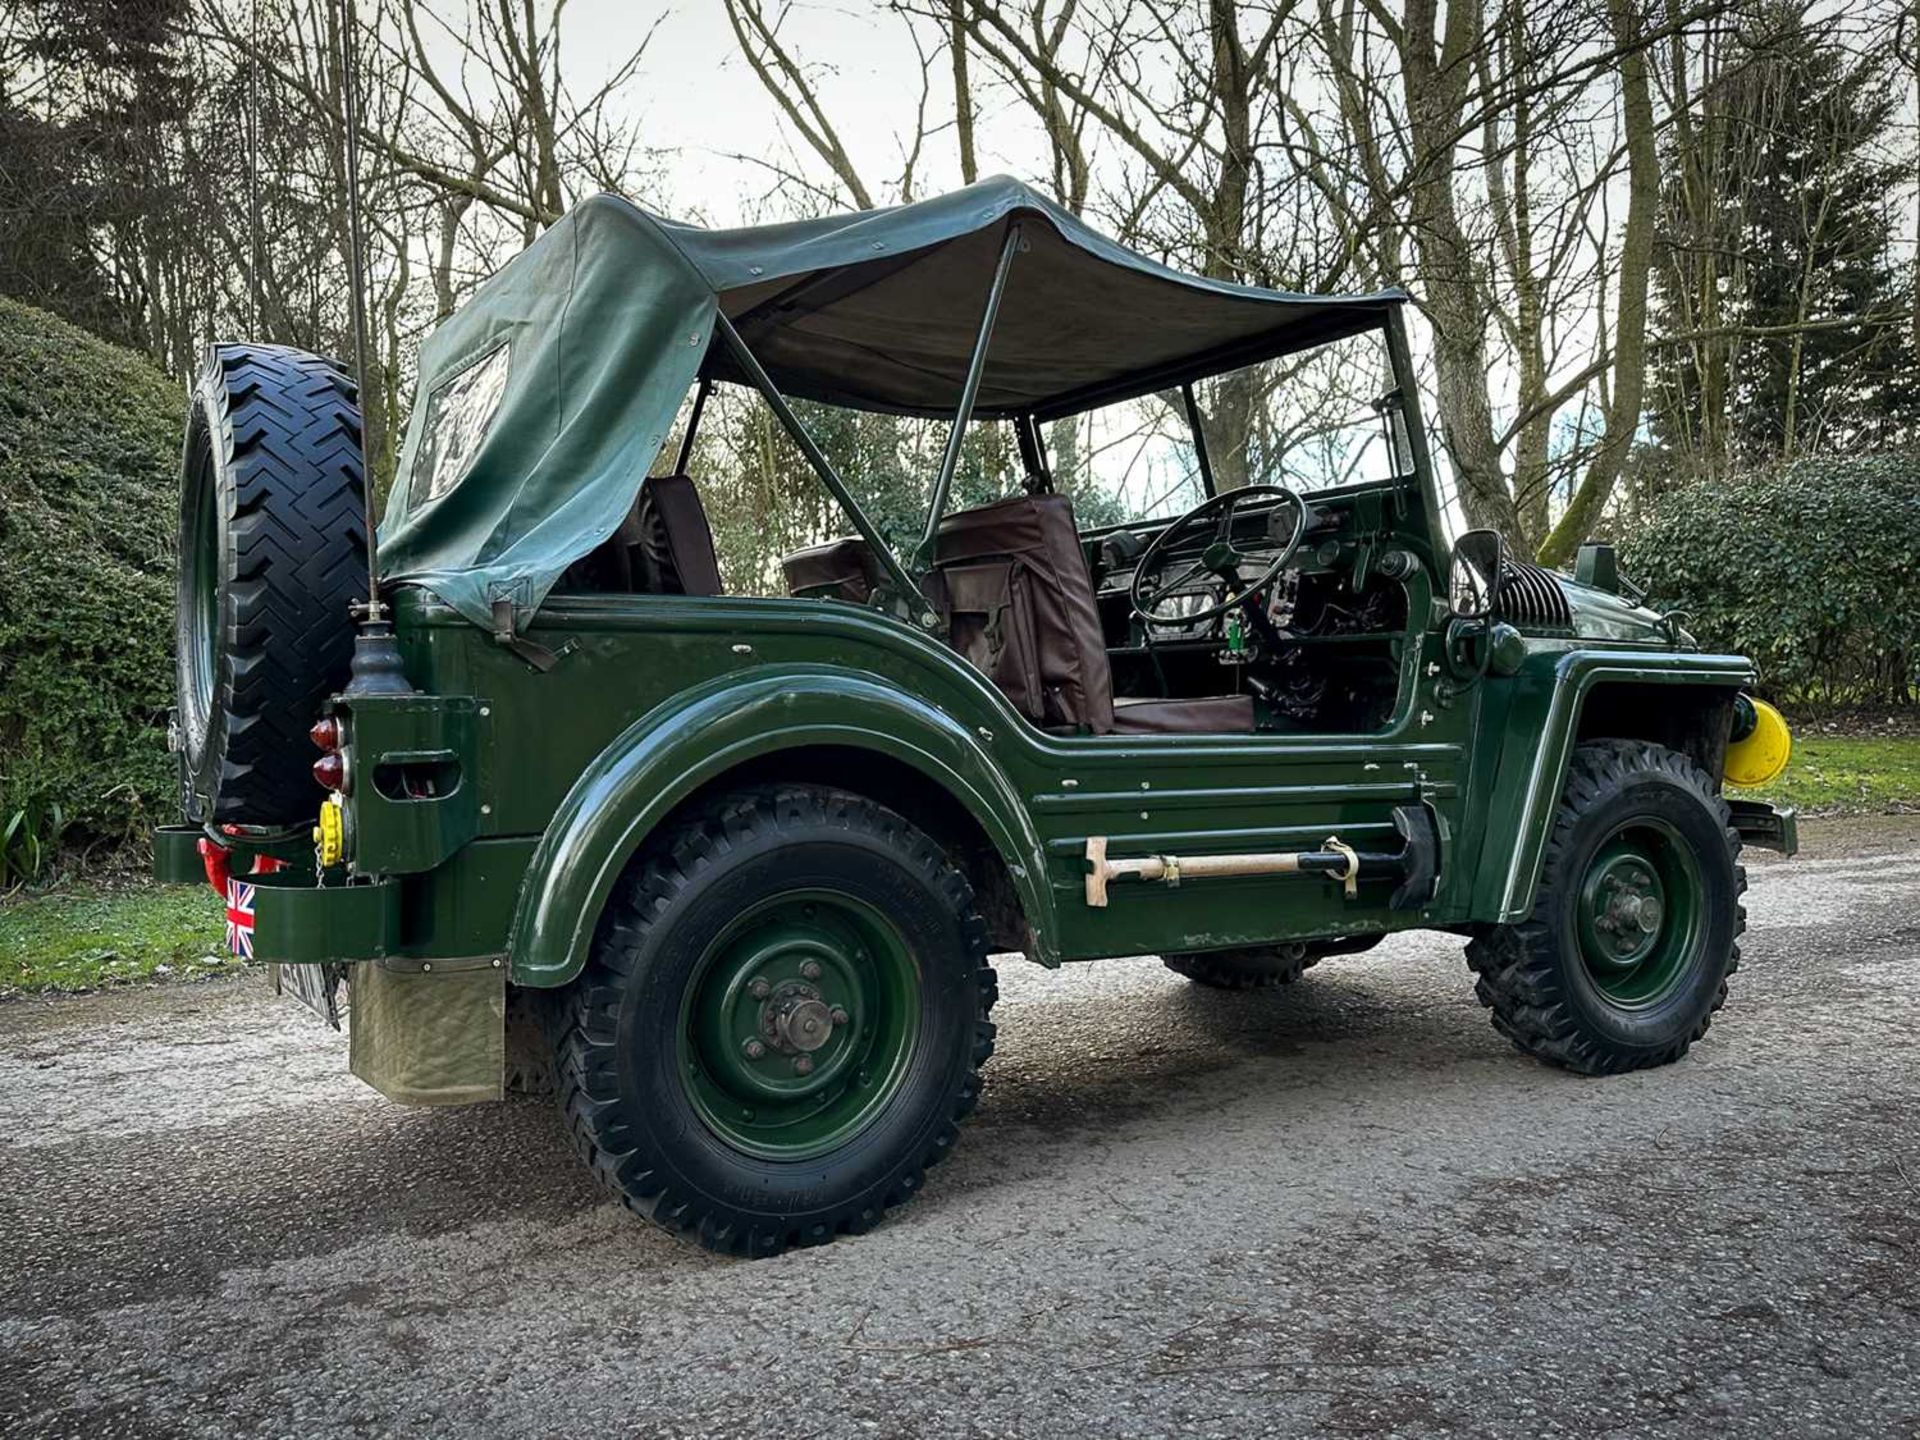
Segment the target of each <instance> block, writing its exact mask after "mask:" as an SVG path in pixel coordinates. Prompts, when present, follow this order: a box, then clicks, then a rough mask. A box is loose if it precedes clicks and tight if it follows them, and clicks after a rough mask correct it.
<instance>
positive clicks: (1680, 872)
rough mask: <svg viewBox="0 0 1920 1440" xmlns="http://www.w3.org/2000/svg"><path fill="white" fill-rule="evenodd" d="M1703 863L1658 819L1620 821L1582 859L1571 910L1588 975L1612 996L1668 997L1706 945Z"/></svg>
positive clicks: (1629, 999) (1621, 1000)
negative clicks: (1588, 856) (1584, 862)
mask: <svg viewBox="0 0 1920 1440" xmlns="http://www.w3.org/2000/svg"><path fill="white" fill-rule="evenodd" d="M1705 912H1706V890H1705V884H1704V881H1703V879H1702V877H1701V871H1700V862H1699V859H1698V858H1697V857H1696V856H1695V855H1694V853H1693V850H1692V848H1691V847H1690V846H1689V845H1688V844H1687V842H1686V840H1685V839H1684V838H1682V837H1681V835H1680V833H1679V832H1678V831H1677V830H1675V829H1674V828H1673V827H1672V826H1671V825H1668V824H1667V823H1666V822H1665V821H1663V820H1655V819H1644V820H1635V821H1632V822H1630V823H1628V824H1625V825H1622V826H1620V827H1619V828H1618V829H1616V830H1615V831H1614V833H1613V834H1612V835H1611V836H1609V837H1608V838H1607V840H1606V842H1605V843H1604V844H1602V845H1601V846H1600V848H1599V849H1598V850H1597V851H1596V852H1595V853H1594V856H1593V859H1592V860H1590V861H1589V862H1588V863H1587V869H1586V874H1585V875H1584V876H1583V877H1582V879H1581V882H1580V893H1579V896H1578V899H1577V901H1576V909H1575V915H1574V931H1575V941H1576V944H1577V946H1578V948H1579V951H1580V962H1581V965H1582V966H1583V967H1584V968H1585V970H1586V973H1587V977H1588V979H1590V980H1591V981H1592V982H1593V985H1594V988H1596V989H1597V990H1598V991H1599V992H1600V993H1601V995H1603V996H1604V997H1605V998H1606V999H1607V1000H1608V1001H1609V1002H1610V1003H1612V1004H1614V1005H1616V1006H1619V1007H1620V1008H1622V1009H1627V1010H1639V1009H1644V1008H1646V1007H1647V1006H1649V1005H1655V1004H1658V1003H1659V1002H1660V1001H1662V1000H1664V999H1666V998H1667V997H1668V996H1669V995H1671V994H1672V993H1673V992H1674V991H1675V990H1676V989H1678V988H1679V986H1680V985H1681V983H1682V982H1683V981H1684V980H1685V978H1686V976H1687V974H1688V972H1689V971H1690V970H1691V969H1692V968H1693V966H1694V965H1695V964H1697V963H1698V962H1699V960H1700V957H1701V955H1702V953H1703V950H1704V944H1705V933H1706V927H1705V925H1704V923H1703V921H1704V917H1705Z"/></svg>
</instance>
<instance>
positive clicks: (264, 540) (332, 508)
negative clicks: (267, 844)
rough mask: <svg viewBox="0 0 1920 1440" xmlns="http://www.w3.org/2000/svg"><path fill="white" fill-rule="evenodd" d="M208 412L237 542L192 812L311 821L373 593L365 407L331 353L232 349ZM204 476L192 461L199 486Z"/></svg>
mask: <svg viewBox="0 0 1920 1440" xmlns="http://www.w3.org/2000/svg"><path fill="white" fill-rule="evenodd" d="M194 406H195V408H196V411H198V412H201V413H197V414H196V415H195V416H194V417H193V418H194V421H195V422H196V423H200V424H204V426H205V428H206V435H207V440H208V442H209V443H210V445H212V446H213V447H216V454H215V463H214V464H213V465H212V466H211V467H210V471H211V472H212V473H213V474H215V475H216V476H217V475H221V474H223V475H224V477H225V486H224V493H223V494H222V495H221V496H220V497H219V505H220V518H221V523H222V527H223V529H224V531H225V536H224V543H223V544H222V546H221V561H220V569H219V572H218V573H219V576H220V579H221V583H222V588H223V594H222V597H221V604H220V609H219V630H218V640H217V644H218V650H219V653H218V654H217V655H216V657H215V681H214V697H213V705H212V713H211V714H210V716H209V717H208V721H207V724H206V726H205V729H204V732H203V733H202V734H200V735H198V736H193V737H189V753H188V756H187V760H188V771H189V775H190V782H191V783H190V784H189V786H188V790H189V795H188V809H189V813H190V814H193V813H194V812H196V811H197V810H200V809H201V808H202V807H201V805H200V803H199V802H200V801H201V800H202V799H204V800H206V801H208V802H209V804H208V806H207V807H206V809H207V813H204V814H197V815H196V816H195V818H199V819H210V820H214V821H218V822H223V823H242V824H251V825H286V824H293V823H298V822H300V821H303V820H305V819H307V818H309V817H310V816H311V815H312V814H313V812H314V809H315V807H316V804H317V801H318V799H319V796H318V794H317V793H316V791H315V789H314V785H313V780H312V777H311V774H310V766H311V764H312V760H313V754H312V746H311V745H310V744H309V743H308V741H307V738H306V732H307V729H308V727H309V726H311V725H312V723H313V721H314V720H315V718H317V717H318V715H319V713H320V709H321V707H322V705H323V704H324V702H325V700H326V698H327V696H328V695H330V694H332V693H334V692H335V691H337V690H339V689H340V688H341V686H342V685H344V684H345V683H346V679H347V674H348V667H349V665H350V663H351V660H352V655H353V625H352V620H351V616H350V612H349V606H350V605H351V604H352V603H353V602H354V601H355V600H359V599H363V598H364V597H365V594H366V586H367V563H366V528H365V526H366V518H365V516H366V512H365V501H364V498H363V497H364V495H365V475H364V469H363V462H362V458H361V421H360V407H359V403H358V396H357V392H356V389H355V386H354V383H353V381H352V379H351V378H350V377H349V376H348V375H347V373H346V372H345V371H344V370H343V369H341V368H340V366H338V365H337V364H335V363H334V362H333V361H330V360H327V359H324V358H322V357H320V356H317V355H311V354H308V353H306V352H304V351H300V350H294V349H290V348H288V347H285V346H278V345H222V346H215V347H213V348H212V349H210V350H209V352H208V355H207V363H206V365H205V367H204V369H203V370H202V373H201V376H200V380H199V384H198V386H197V387H196V390H195V395H194ZM190 445H191V442H190ZM191 465H192V455H191V453H190V454H189V473H188V476H187V484H188V485H189V486H191V485H192V484H194V483H195V479H194V476H193V474H192V473H191ZM203 483H204V482H203ZM213 483H219V480H218V479H217V478H215V479H214V481H213ZM183 513H184V512H183ZM189 542H190V537H187V536H184V535H183V542H182V543H183V544H185V543H189ZM189 598H190V597H187V596H186V595H185V594H184V593H183V595H182V602H183V613H184V609H185V604H186V602H187V601H188V599H189ZM183 672H184V666H183ZM183 679H184V673H183ZM196 740H197V741H198V742H199V743H198V749H199V753H197V754H196V753H194V748H195V746H194V742H195V741H196ZM195 792H197V794H196V793H195Z"/></svg>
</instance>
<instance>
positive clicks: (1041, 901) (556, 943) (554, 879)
mask: <svg viewBox="0 0 1920 1440" xmlns="http://www.w3.org/2000/svg"><path fill="white" fill-rule="evenodd" d="M823 745H830V746H840V747H847V748H852V749H860V750H871V751H875V752H877V753H879V754H883V755H886V756H888V757H890V758H892V759H895V760H899V761H903V762H905V763H906V764H908V765H910V766H912V767H913V768H914V769H915V770H918V771H920V772H921V773H922V774H924V775H926V776H927V777H928V778H929V779H931V780H933V781H935V782H936V783H938V784H939V785H941V786H942V787H943V788H944V789H945V790H946V791H947V793H949V794H950V795H952V796H954V797H955V798H956V799H958V800H959V801H960V802H961V803H962V804H963V805H965V806H966V808H967V809H968V811H969V812H970V813H971V814H972V815H973V817H974V818H975V819H976V820H977V821H979V822H980V824H981V827H982V828H983V829H984V830H985V831H986V833H987V835H988V836H989V838H991V839H992V841H993V843H994V845H995V848H996V849H998V850H999V852H1000V855H1001V858H1002V859H1004V860H1005V861H1006V863H1007V868H1008V870H1009V872H1010V873H1011V875H1012V877H1013V882H1014V885H1015V887H1016V888H1017V889H1018V891H1019V893H1020V900H1021V904H1022V906H1023V908H1024V909H1025V910H1026V913H1027V918H1028V922H1029V924H1030V925H1031V926H1032V928H1033V931H1034V934H1035V937H1036V939H1037V941H1038V944H1039V946H1040V948H1041V952H1042V954H1041V957H1040V958H1042V959H1049V958H1051V957H1052V956H1053V954H1054V953H1055V952H1056V951H1057V946H1058V941H1057V939H1056V938H1055V934H1054V925H1053V916H1052V906H1051V897H1050V896H1049V894H1048V893H1047V891H1046V890H1045V888H1044V887H1043V885H1042V884H1041V883H1040V880H1041V878H1042V877H1043V876H1044V873H1045V872H1044V862H1043V859H1042V854H1041V851H1040V847H1039V840H1038V837H1037V836H1035V835H1034V833H1033V831H1032V829H1031V828H1030V827H1029V826H1028V825H1027V824H1026V816H1025V812H1024V810H1023V808H1022V806H1021V804H1020V800H1019V797H1018V796H1017V795H1015V794H1014V793H1013V791H1012V790H1011V789H1010V788H1009V787H1008V785H1007V783H1006V779H1005V777H1004V776H1003V775H1002V774H1001V773H1000V771H999V770H998V768H997V767H996V766H995V765H994V764H993V763H992V761H991V760H989V759H988V758H987V756H986V755H985V753H984V752H983V751H982V749H981V748H980V745H979V743H978V741H977V740H976V738H975V737H974V736H973V735H971V734H970V733H969V732H968V731H967V730H966V729H965V728H964V727H962V726H961V725H960V724H958V723H957V722H956V721H955V720H954V719H953V718H952V717H951V716H948V715H946V714H944V713H942V712H941V711H938V710H935V709H933V708H932V707H930V706H927V705H925V704H923V703H920V702H918V701H916V700H914V699H913V698H912V697H909V696H906V695H903V694H901V693H900V692H899V691H898V690H896V689H894V688H892V687H889V686H885V685H882V684H878V683H876V682H875V681H874V680H873V679H872V678H871V677H868V676H862V675H860V674H858V673H856V672H852V671H844V670H828V669H820V670H812V669H802V668H797V667H760V668H759V669H756V670H755V671H753V672H752V673H751V675H750V676H748V677H744V678H740V679H721V680H718V681H715V682H712V683H710V684H709V685H707V686H705V687H703V688H701V689H699V690H695V691H692V692H689V693H688V694H686V695H683V696H680V697H676V699H675V700H673V701H671V702H669V703H668V704H666V705H663V706H661V707H659V708H658V709H656V710H653V711H650V712H649V713H647V714H646V715H644V716H642V717H641V718H640V719H639V720H637V721H635V722H634V723H633V724H632V725H631V726H630V727H628V729H627V730H626V731H624V732H623V733H622V734H621V735H620V736H619V737H618V738H617V739H616V740H615V741H614V742H613V743H612V744H611V745H609V746H608V747H607V748H606V750H605V751H604V752H603V753H602V754H601V755H600V756H599V757H598V758H597V759H595V760H594V762H593V763H592V764H590V765H589V766H588V767H587V768H586V770H585V771H584V773H582V774H581V776H580V778H579V780H578V781H577V782H576V783H575V784H574V786H573V788H572V789H571V790H570V791H569V792H568V794H567V796H566V798H565V799H564V800H563V801H562V802H561V804H560V808H559V810H558V812H557V813H556V814H555V815H554V817H553V821H552V823H551V824H550V825H549V826H548V827H547V831H546V834H545V835H544V836H543V837H542V838H541V840H540V843H539V845H538V847H537V848H536V849H535V851H534V854H533V858H532V862H531V863H530V865H529V866H528V868H527V874H526V879H525V881H524V882H523V884H522V885H521V888H520V897H519V902H518V906H517V908H516V910H515V913H514V921H513V929H512V938H511V941H510V943H509V947H508V953H509V955H510V957H511V959H512V965H513V980H514V981H515V983H517V984H522V985H558V984H562V983H564V982H565V981H567V980H569V979H571V978H572V977H573V976H574V975H576V974H578V973H579V970H580V967H581V966H582V965H583V964H584V963H585V961H586V957H587V949H588V946H589V945H590V944H591V943H592V940H593V931H594V927H595V924H596V922H597V921H598V918H599V915H600V911H601V909H602V907H603V906H604V905H605V903H606V900H607V896H608V894H609V893H610V892H611V890H612V888H613V884H614V882H615V880H617V879H618V878H619V874H620V871H621V869H622V867H624V866H625V864H626V862H627V860H628V858H629V857H630V856H631V855H632V854H633V852H634V850H635V848H636V847H637V846H638V845H639V844H640V842H641V841H642V840H643V839H644V838H645V836H646V835H647V834H648V832H649V831H651V830H652V829H653V827H654V826H655V825H657V824H658V823H659V822H660V820H661V818H662V817H664V816H665V815H666V814H667V813H668V812H669V811H671V810H672V808H673V807H674V806H675V805H677V804H679V803H680V801H682V800H684V799H685V798H686V797H687V796H688V795H690V794H692V793H693V792H694V791H695V790H697V789H699V788H700V787H701V786H702V785H704V784H706V783H707V782H708V781H710V780H713V779H715V778H717V777H720V776H722V775H724V774H726V773H727V772H728V771H729V770H732V769H734V768H736V767H738V766H740V765H742V764H744V763H745V762H747V761H749V760H754V759H758V758H760V757H761V756H764V755H768V754H770V753H773V752H775V751H778V750H783V749H792V748H797V747H801V746H823ZM875 798H877V799H881V800H884V799H885V798H886V797H885V796H884V795H878V796H876V797H875Z"/></svg>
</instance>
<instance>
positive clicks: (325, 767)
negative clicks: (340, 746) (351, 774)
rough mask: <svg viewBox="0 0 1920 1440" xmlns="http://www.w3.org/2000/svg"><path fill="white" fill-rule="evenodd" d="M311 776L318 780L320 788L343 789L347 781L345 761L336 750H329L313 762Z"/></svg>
mask: <svg viewBox="0 0 1920 1440" xmlns="http://www.w3.org/2000/svg"><path fill="white" fill-rule="evenodd" d="M313 778H314V779H315V780H317V781H319V782H320V788H321V789H322V790H340V789H344V788H345V786H346V783H347V762H346V760H345V759H343V758H342V757H341V755H340V752H339V751H337V750H329V751H328V752H327V753H326V754H324V755H322V756H321V757H320V758H319V759H318V760H316V761H314V762H313Z"/></svg>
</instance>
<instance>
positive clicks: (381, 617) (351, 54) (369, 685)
mask: <svg viewBox="0 0 1920 1440" xmlns="http://www.w3.org/2000/svg"><path fill="white" fill-rule="evenodd" d="M357 30H358V21H357V20H356V19H355V18H354V13H353V0H340V106H341V109H342V111H343V112H344V113H343V115H342V117H341V132H340V134H341V148H342V149H343V150H344V152H345V155H344V159H345V161H346V164H345V169H346V180H347V292H348V297H349V303H350V304H351V305H352V306H353V364H354V377H353V380H354V385H355V387H356V388H357V389H358V391H359V395H360V474H361V479H362V489H361V498H362V500H363V501H364V502H365V505H366V509H365V511H364V512H363V514H364V516H365V522H366V530H367V603H366V608H365V609H364V610H361V611H360V633H359V634H358V635H356V636H354V637H353V667H352V672H351V676H350V678H349V679H348V681H347V688H346V693H347V694H348V695H409V694H412V693H413V687H412V686H411V685H409V684H408V683H407V674H406V669H405V667H404V665H403V664H402V662H401V658H400V647H399V645H398V644H397V643H395V641H394V638H393V626H392V625H390V624H388V623H387V618H386V617H387V607H386V606H384V605H382V604H381V603H380V550H379V542H378V541H377V539H376V538H375V535H374V528H373V477H372V475H371V474H370V470H371V467H370V466H369V465H368V464H367V286H366V269H365V256H366V242H365V238H364V236H363V234H362V232H361V228H360V74H359V70H360V67H359V47H358V46H356V45H355V44H354V38H355V35H356V33H357ZM355 608H356V609H359V607H357V606H356V607H355Z"/></svg>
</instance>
